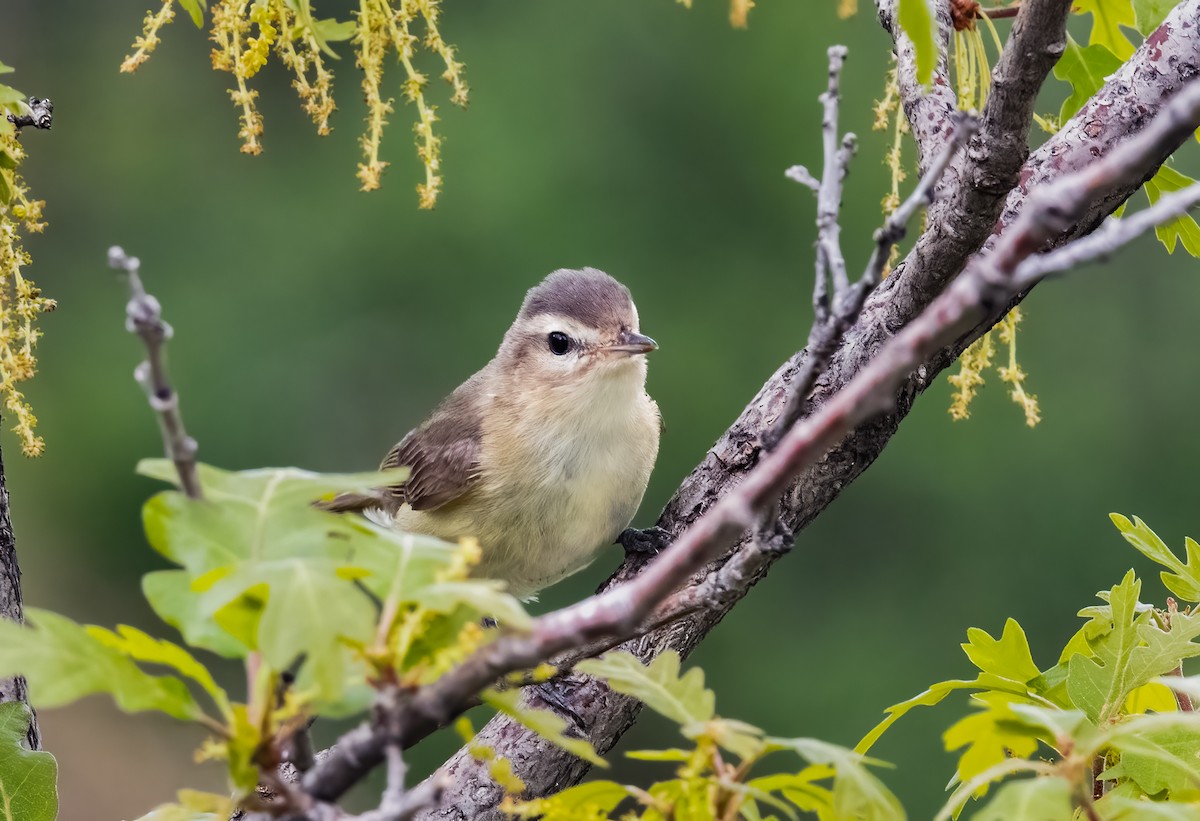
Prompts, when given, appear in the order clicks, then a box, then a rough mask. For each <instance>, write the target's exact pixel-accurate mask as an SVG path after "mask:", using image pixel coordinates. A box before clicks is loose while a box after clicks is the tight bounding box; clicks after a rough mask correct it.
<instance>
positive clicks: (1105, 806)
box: [1096, 792, 1200, 821]
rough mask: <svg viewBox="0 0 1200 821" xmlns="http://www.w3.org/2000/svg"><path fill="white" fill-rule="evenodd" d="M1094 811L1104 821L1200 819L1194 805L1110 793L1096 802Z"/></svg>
mask: <svg viewBox="0 0 1200 821" xmlns="http://www.w3.org/2000/svg"><path fill="white" fill-rule="evenodd" d="M1096 811H1097V812H1098V813H1100V817H1101V818H1103V819H1104V821H1196V819H1197V818H1200V812H1198V811H1197V809H1196V805H1195V804H1194V803H1188V804H1183V803H1179V802H1175V801H1154V800H1152V799H1150V798H1145V797H1137V798H1134V797H1131V796H1128V795H1121V794H1119V793H1112V792H1110V793H1109V794H1108V795H1106V796H1104V797H1103V798H1101V799H1100V800H1099V801H1097V802H1096Z"/></svg>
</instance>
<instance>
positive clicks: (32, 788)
mask: <svg viewBox="0 0 1200 821" xmlns="http://www.w3.org/2000/svg"><path fill="white" fill-rule="evenodd" d="M31 717H32V716H31V714H30V712H29V708H28V707H27V706H26V705H25V704H24V703H22V702H20V701H9V702H6V703H4V704H0V821H54V819H55V818H57V817H58V762H56V761H55V760H54V756H52V755H51V754H50V753H47V752H41V751H37V752H35V751H33V750H29V749H26V748H25V746H24V745H25V733H26V732H27V731H28V729H29V720H30V718H31Z"/></svg>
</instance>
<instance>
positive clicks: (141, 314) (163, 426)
mask: <svg viewBox="0 0 1200 821" xmlns="http://www.w3.org/2000/svg"><path fill="white" fill-rule="evenodd" d="M108 266H109V267H110V268H115V269H117V270H120V271H124V272H125V274H126V275H127V276H128V277H129V303H128V304H127V305H126V306H125V316H126V319H125V327H126V329H127V330H128V331H129V332H130V333H134V334H137V335H138V336H139V337H140V338H141V340H142V342H143V344H145V346H146V360H145V361H144V362H142V363H141V364H140V365H138V366H137V368H136V369H135V370H134V372H133V377H134V379H136V380H137V382H138V384H139V385H141V386H142V389H143V390H145V391H146V398H147V399H148V400H149V401H150V407H151V409H153V410H154V412H155V413H157V414H158V426H159V429H160V430H161V431H162V437H163V450H165V451H166V454H167V458H168V459H170V460H171V461H173V462H174V463H175V470H176V471H177V472H178V473H179V484H180V487H181V488H182V489H183V492H184V493H185V494H187V497H188V498H189V499H199V498H201V497H202V496H203V493H202V491H201V489H200V477H199V475H198V474H197V472H196V440H195V439H193V438H192V437H190V436H188V433H187V430H186V429H185V428H184V426H183V416H182V415H181V414H180V412H179V394H177V393H175V389H174V388H172V387H171V381H170V379H169V378H168V376H167V362H166V345H167V340H168V339H170V338H171V334H172V333H173V331H172V330H171V326H170V325H168V324H167V323H166V322H164V321H163V318H162V305H160V304H159V302H158V300H157V299H155V298H154V297H153V296H151V295H150V294H148V293H146V289H145V288H144V287H143V286H142V280H141V277H139V276H138V269H139V268H140V267H141V260H139V259H138V258H137V257H131V256H128V255H127V254H126V253H125V251H124V250H123V249H122V248H121V247H120V246H119V245H114V246H113V247H111V248H109V249H108Z"/></svg>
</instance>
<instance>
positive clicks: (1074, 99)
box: [1054, 34, 1122, 123]
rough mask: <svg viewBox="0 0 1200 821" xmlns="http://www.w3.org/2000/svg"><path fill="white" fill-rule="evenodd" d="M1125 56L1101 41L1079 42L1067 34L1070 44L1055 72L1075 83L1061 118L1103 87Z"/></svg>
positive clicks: (1077, 108) (1070, 115)
mask: <svg viewBox="0 0 1200 821" xmlns="http://www.w3.org/2000/svg"><path fill="white" fill-rule="evenodd" d="M1121 63H1122V60H1121V59H1120V58H1119V57H1117V55H1115V54H1113V52H1112V51H1111V50H1110V49H1108V48H1107V47H1106V46H1103V45H1100V44H1098V43H1092V45H1090V46H1087V47H1086V48H1085V47H1084V46H1081V45H1079V43H1077V42H1076V41H1075V39H1074V38H1073V37H1071V35H1069V34H1068V35H1067V48H1066V51H1064V52H1063V55H1062V57H1060V58H1059V59H1058V62H1057V63H1056V64H1055V66H1054V76H1055V77H1057V78H1058V79H1060V80H1063V81H1065V82H1067V83H1070V84H1071V93H1070V95H1069V96H1068V97H1067V99H1065V100H1063V104H1062V108H1060V109H1059V112H1058V117H1059V122H1062V123H1065V122H1066V121H1067V120H1069V119H1070V118H1071V117H1073V116H1075V112H1077V111H1079V109H1081V108H1083V106H1084V104H1085V103H1087V101H1088V100H1090V99H1091V98H1092V96H1093V95H1094V94H1095V93H1096V92H1097V91H1099V90H1100V88H1101V87H1102V86H1103V85H1104V83H1105V82H1106V81H1107V79H1108V77H1109V75H1111V74H1112V73H1113V72H1114V71H1116V70H1117V69H1118V68H1120V67H1121Z"/></svg>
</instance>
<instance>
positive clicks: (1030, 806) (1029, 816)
mask: <svg viewBox="0 0 1200 821" xmlns="http://www.w3.org/2000/svg"><path fill="white" fill-rule="evenodd" d="M1074 814H1075V807H1074V804H1073V803H1072V800H1071V782H1069V781H1067V779H1065V778H1060V777H1058V776H1051V777H1048V778H1023V779H1021V780H1019V781H1010V782H1009V783H1007V784H1005V785H1004V786H1003V787H1001V788H1000V789H999V790H997V791H996V797H995V798H993V799H992V800H991V801H989V802H988V804H987V806H986V807H984V808H983V809H982V810H980V811H979V812H977V813H975V814H974V815H972V816H971V821H1012V819H1017V818H1019V819H1022V821H1071V819H1072V818H1073V817H1074Z"/></svg>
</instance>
